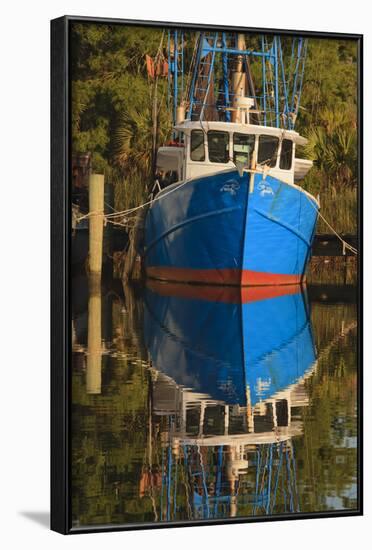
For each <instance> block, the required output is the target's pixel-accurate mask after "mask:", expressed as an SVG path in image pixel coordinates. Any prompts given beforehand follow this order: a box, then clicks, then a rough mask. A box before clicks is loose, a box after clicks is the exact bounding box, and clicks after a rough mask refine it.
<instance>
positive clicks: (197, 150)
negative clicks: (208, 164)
mask: <svg viewBox="0 0 372 550" xmlns="http://www.w3.org/2000/svg"><path fill="white" fill-rule="evenodd" d="M190 158H191V160H195V161H199V162H201V161H203V160H205V150H204V132H203V130H192V131H191V146H190Z"/></svg>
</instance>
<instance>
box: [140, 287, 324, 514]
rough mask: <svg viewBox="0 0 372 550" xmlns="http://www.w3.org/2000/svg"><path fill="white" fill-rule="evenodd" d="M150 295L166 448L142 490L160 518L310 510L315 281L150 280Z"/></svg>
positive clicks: (155, 380)
mask: <svg viewBox="0 0 372 550" xmlns="http://www.w3.org/2000/svg"><path fill="white" fill-rule="evenodd" d="M144 302H145V308H144V332H145V342H146V347H147V349H148V352H149V357H150V360H151V379H152V395H151V420H150V422H151V430H152V433H153V434H160V433H161V441H162V446H161V453H162V456H161V461H160V462H161V467H160V468H159V467H157V468H153V467H152V466H151V465H152V463H153V459H152V457H151V449H150V450H149V456H150V459H149V468H148V470H147V471H145V472H143V475H142V477H141V480H140V492H141V494H142V495H143V496H145V495H146V494H147V495H150V496H152V497H153V502H154V506H156V510H155V515H156V517H157V519H158V520H159V521H169V520H177V519H183V518H184V515H185V510H188V512H187V516H188V518H189V519H212V518H224V517H229V516H230V517H233V516H240V515H241V516H246V515H250V514H253V515H260V514H265V513H266V514H272V513H278V512H281V513H283V512H296V511H300V502H299V499H298V493H297V488H296V465H295V453H294V444H293V438H295V437H296V436H297V435H300V434H301V433H302V423H301V421H300V420H299V419H298V409H297V414H296V408H297V407H303V406H306V405H307V402H308V401H307V395H306V391H305V380H306V378H307V377H308V376H309V375H310V374H311V373H312V372H313V370H314V368H315V365H316V354H315V347H314V343H313V338H312V333H311V326H310V318H309V310H308V305H307V299H306V294H305V293H304V289H303V288H301V287H300V286H285V287H247V288H239V287H221V288H220V287H202V286H192V285H187V286H186V285H179V284H175V285H171V284H169V283H168V284H166V285H163V284H161V283H158V282H153V281H150V282H149V283H148V287H147V289H146V293H145V300H144ZM155 462H158V461H157V460H155ZM158 464H159V462H158ZM155 494H156V495H157V496H158V498H154V496H155Z"/></svg>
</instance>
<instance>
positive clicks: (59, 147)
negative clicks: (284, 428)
mask: <svg viewBox="0 0 372 550" xmlns="http://www.w3.org/2000/svg"><path fill="white" fill-rule="evenodd" d="M77 22H80V23H94V24H100V23H101V24H110V25H116V24H117V25H128V26H129V25H130V26H139V25H141V26H151V27H166V28H177V29H187V30H191V29H195V30H200V29H208V30H226V31H235V32H244V33H254V34H257V33H261V32H264V33H269V34H270V33H272V34H280V35H292V36H295V35H301V36H304V37H316V38H327V39H352V40H356V41H357V44H358V246H359V253H358V291H357V292H358V308H357V319H358V349H357V357H358V388H357V393H358V413H359V414H358V457H357V465H358V508H357V509H355V510H352V511H336V512H331V511H327V512H313V513H306V514H305V513H291V514H287V515H286V514H280V515H279V514H278V515H275V516H270V517H250V518H242V517H239V518H226V519H221V520H200V521H187V522H186V521H185V522H170V523H164V524H155V523H149V524H144V523H143V524H126V525H102V526H99V527H97V526H95V527H93V528H90V527H78V528H77V527H72V525H71V507H70V478H71V468H70V461H69V453H70V428H71V410H70V402H71V372H70V365H71V345H70V342H71V323H70V318H71V299H70V295H71V274H70V253H71V242H70V231H69V228H70V227H71V214H70V204H71V200H70V187H71V181H70V162H71V142H70V128H71V108H70V100H71V86H70V80H69V72H70V68H69V51H70V25H71V23H77ZM362 197H363V35H361V34H344V33H333V32H332V33H327V32H314V31H304V30H282V29H267V28H247V27H241V26H237V27H235V26H234V27H231V26H223V25H221V26H219V25H207V24H191V23H174V22H162V21H141V20H126V19H111V18H96V17H80V16H63V17H60V18H57V19H54V20H52V21H51V451H50V452H51V529H52V530H53V531H56V532H58V533H62V534H78V533H88V532H89V533H93V532H107V531H126V530H140V529H141V530H143V529H149V528H151V529H159V528H169V527H184V526H197V525H206V524H208V525H216V524H231V523H248V522H261V521H283V520H295V519H314V518H330V517H340V516H358V515H363V414H362V411H363V376H362V357H363V211H362V206H363V199H362Z"/></svg>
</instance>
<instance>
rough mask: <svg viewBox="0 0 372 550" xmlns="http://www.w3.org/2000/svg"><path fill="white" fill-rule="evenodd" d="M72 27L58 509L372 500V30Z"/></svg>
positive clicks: (338, 504)
mask: <svg viewBox="0 0 372 550" xmlns="http://www.w3.org/2000/svg"><path fill="white" fill-rule="evenodd" d="M243 19H244V18H243ZM241 22H242V23H243V24H244V20H242V21H241ZM51 31H52V67H51V70H52V79H51V82H52V138H51V144H52V224H51V225H52V365H51V369H52V371H51V374H52V388H51V398H52V409H51V412H52V444H51V460H52V463H51V464H52V468H51V471H52V482H51V483H52V500H51V506H52V529H53V530H55V531H58V532H61V533H64V534H67V533H83V532H92V531H110V530H125V529H143V528H158V527H171V526H172V527H173V526H185V525H200V524H203V525H204V524H206V523H210V524H212V523H213V524H216V523H228V522H230V523H231V522H252V521H267V520H283V519H298V518H317V517H330V516H341V515H343V516H348V515H360V514H361V513H362V452H361V449H362V430H361V425H362V412H361V411H362V391H361V388H362V371H361V358H362V356H361V349H362V336H361V321H362V314H361V308H362V303H361V295H362V291H361V288H362V287H361V283H362V281H361V278H362V269H361V258H362V240H361V225H362V214H361V212H362V209H361V200H362V199H361V192H362V156H361V155H362V119H361V113H362V36H361V35H351V34H350V35H349V34H337V33H317V32H308V31H289V30H276V29H262V28H261V29H252V28H244V27H224V26H211V25H207V24H204V23H203V22H202V24H200V25H192V24H187V23H177V24H176V23H161V22H147V21H126V20H119V19H118V20H114V19H97V18H87V17H62V18H59V19H55V20H53V21H52V24H51Z"/></svg>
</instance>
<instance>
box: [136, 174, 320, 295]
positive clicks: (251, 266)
mask: <svg viewBox="0 0 372 550" xmlns="http://www.w3.org/2000/svg"><path fill="white" fill-rule="evenodd" d="M249 178H250V175H249V174H247V173H244V174H243V176H242V177H240V176H239V173H238V172H237V171H235V170H229V171H225V172H220V173H218V174H214V175H210V176H205V177H201V178H198V179H194V180H190V181H189V182H187V183H183V184H180V185H178V186H175V187H173V188H170V189H169V190H165V192H164V196H163V197H161V196H160V199H159V200H157V201H155V202H154V203H153V205H152V206H151V208H150V209H149V211H148V213H147V216H146V224H145V248H144V259H145V266H146V271H147V274H148V276H150V277H154V278H158V279H163V280H170V281H183V282H201V283H214V284H238V285H255V284H258V285H260V284H269V285H272V284H295V283H298V282H300V281H301V280H303V277H304V274H305V270H306V266H307V262H308V260H309V257H310V251H311V245H312V239H313V236H314V231H315V226H316V220H317V211H318V205H317V203H316V201H315V199H314V198H313V197H311V196H310V195H308V194H307V193H306V192H304V191H303V190H302V189H301V188H299V187H297V186H295V185H289V184H286V183H283V182H281V181H279V180H278V179H276V178H273V177H271V176H267V177H266V178H264V177H263V175H261V174H255V178H254V189H253V192H249Z"/></svg>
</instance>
